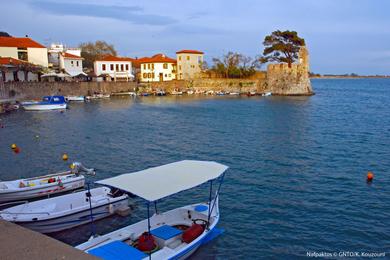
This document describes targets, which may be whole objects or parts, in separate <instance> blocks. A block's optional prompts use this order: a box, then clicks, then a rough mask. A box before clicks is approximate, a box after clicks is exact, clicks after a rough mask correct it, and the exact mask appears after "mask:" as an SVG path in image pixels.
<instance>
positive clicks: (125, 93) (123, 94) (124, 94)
mask: <svg viewBox="0 0 390 260" xmlns="http://www.w3.org/2000/svg"><path fill="white" fill-rule="evenodd" d="M111 96H132V97H135V96H137V93H135V92H132V91H124V92H113V93H111Z"/></svg>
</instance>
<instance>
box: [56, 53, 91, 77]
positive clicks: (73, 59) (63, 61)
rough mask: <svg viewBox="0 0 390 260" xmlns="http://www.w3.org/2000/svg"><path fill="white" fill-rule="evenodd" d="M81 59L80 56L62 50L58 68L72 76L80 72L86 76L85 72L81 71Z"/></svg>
mask: <svg viewBox="0 0 390 260" xmlns="http://www.w3.org/2000/svg"><path fill="white" fill-rule="evenodd" d="M83 60H84V58H82V57H80V56H77V55H74V54H71V53H67V52H63V53H61V54H60V70H64V71H65V72H66V73H68V74H69V75H71V76H72V77H75V76H78V75H80V74H81V75H84V76H87V74H86V73H84V72H83Z"/></svg>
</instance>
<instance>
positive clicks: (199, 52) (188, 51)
mask: <svg viewBox="0 0 390 260" xmlns="http://www.w3.org/2000/svg"><path fill="white" fill-rule="evenodd" d="M180 53H191V54H204V52H201V51H196V50H181V51H177V52H176V54H180Z"/></svg>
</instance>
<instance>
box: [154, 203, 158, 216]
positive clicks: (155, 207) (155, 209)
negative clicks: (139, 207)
mask: <svg viewBox="0 0 390 260" xmlns="http://www.w3.org/2000/svg"><path fill="white" fill-rule="evenodd" d="M154 212H155V213H156V214H158V212H157V201H155V202H154Z"/></svg>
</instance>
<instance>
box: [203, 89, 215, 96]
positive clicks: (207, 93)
mask: <svg viewBox="0 0 390 260" xmlns="http://www.w3.org/2000/svg"><path fill="white" fill-rule="evenodd" d="M204 94H205V95H214V90H208V91H206V92H204Z"/></svg>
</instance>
